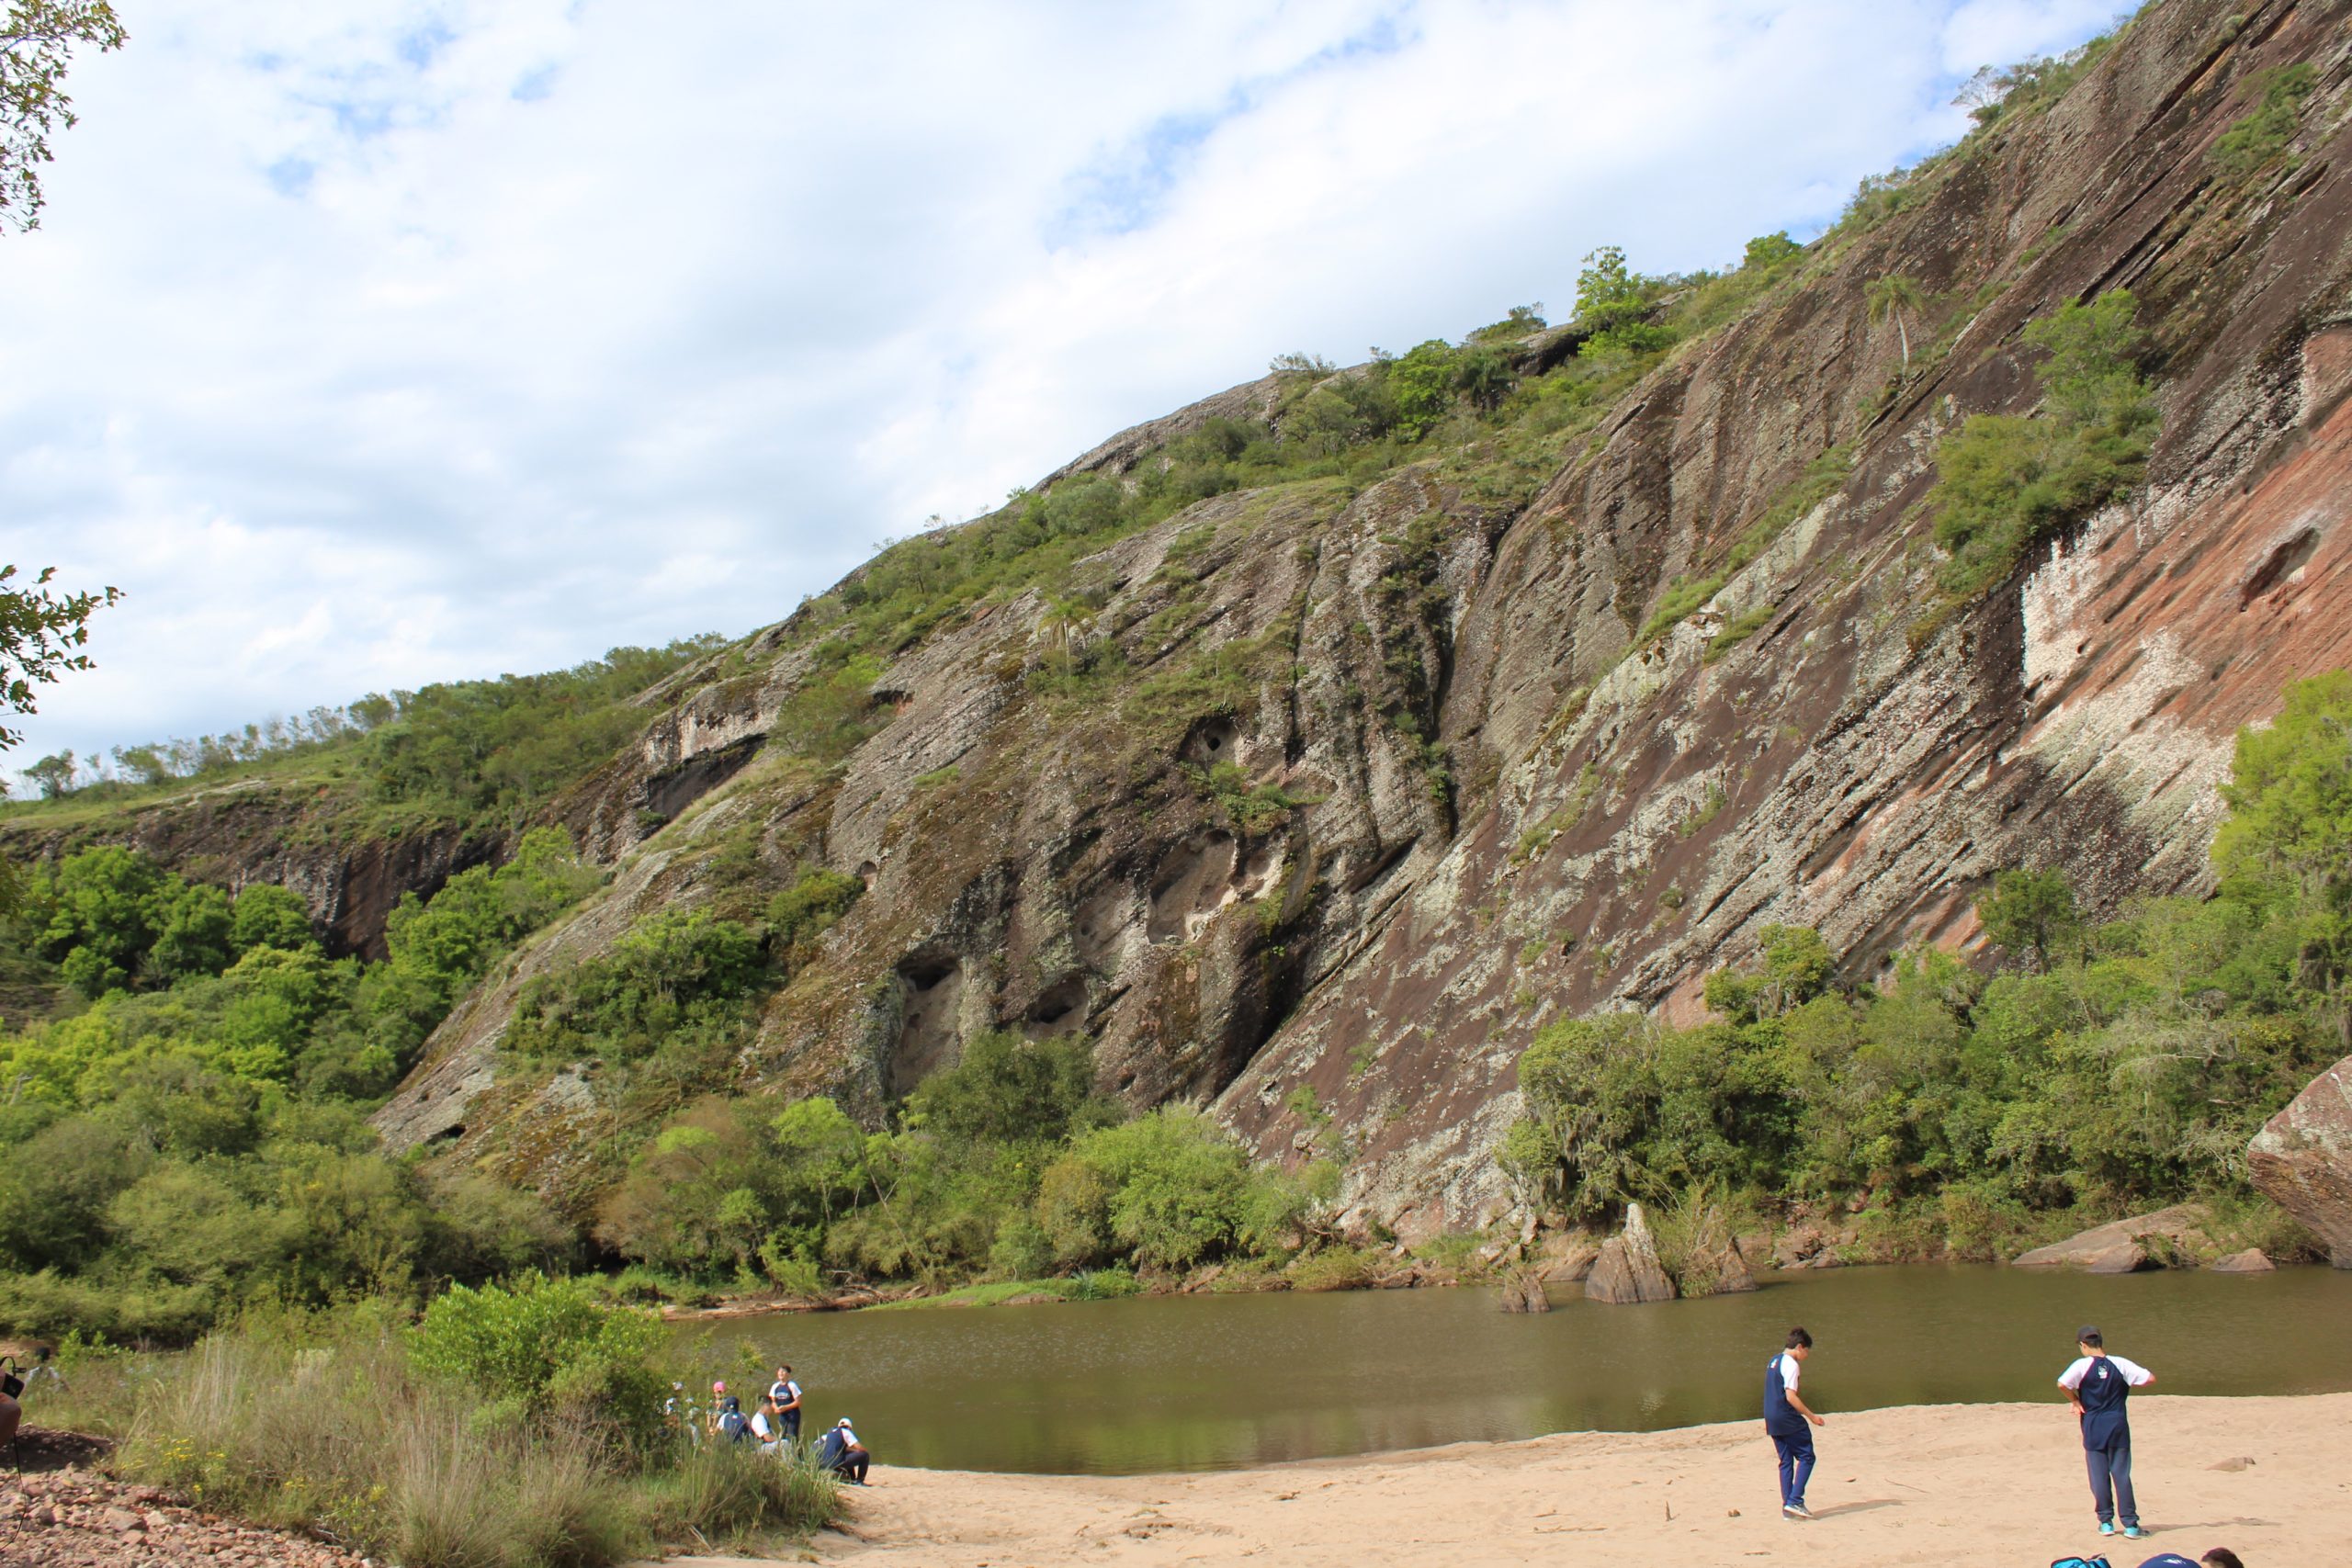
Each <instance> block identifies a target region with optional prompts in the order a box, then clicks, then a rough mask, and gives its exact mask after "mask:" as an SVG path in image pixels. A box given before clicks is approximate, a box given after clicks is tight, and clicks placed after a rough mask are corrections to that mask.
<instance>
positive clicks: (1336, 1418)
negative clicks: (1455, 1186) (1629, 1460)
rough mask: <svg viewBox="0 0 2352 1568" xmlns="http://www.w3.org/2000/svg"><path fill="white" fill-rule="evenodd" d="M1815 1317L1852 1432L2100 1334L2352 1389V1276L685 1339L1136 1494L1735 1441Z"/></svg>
mask: <svg viewBox="0 0 2352 1568" xmlns="http://www.w3.org/2000/svg"><path fill="white" fill-rule="evenodd" d="M1798 1323H1801V1324H1803V1325H1805V1326H1806V1327H1807V1328H1809V1329H1811V1330H1812V1331H1813V1335H1814V1340H1815V1350H1814V1356H1813V1359H1812V1360H1811V1361H1810V1362H1808V1363H1807V1364H1806V1368H1805V1393H1806V1396H1807V1397H1808V1398H1809V1399H1811V1400H1812V1401H1813V1402H1814V1404H1815V1408H1816V1409H1818V1410H1820V1411H1822V1412H1823V1413H1824V1414H1825V1415H1827V1416H1829V1417H1830V1418H1831V1420H1832V1421H1833V1422H1834V1421H1835V1420H1836V1413H1837V1412H1838V1411H1841V1410H1856V1409H1862V1408H1866V1407H1869V1406H1872V1405H1884V1404H1939V1403H1954V1402H1963V1401H1972V1402H1973V1401H1985V1400H2008V1399H2055V1398H2056V1397H2057V1395H2058V1391H2057V1389H2056V1388H2055V1386H2053V1383H2052V1380H2053V1379H2055V1378H2056V1377H2057V1375H2058V1373H2059V1371H2060V1370H2061V1369H2062V1368H2064V1366H2065V1364H2066V1363H2067V1361H2068V1360H2070V1359H2072V1358H2073V1356H2074V1353H2075V1351H2074V1340H2075V1329H2076V1328H2077V1327H2079V1326H2080V1325H2083V1324H2085V1323H2091V1324H2096V1325H2098V1326H2099V1327H2100V1328H2102V1329H2103V1330H2105V1332H2106V1334H2107V1342H2108V1345H2109V1348H2112V1349H2115V1350H2117V1351H2119V1352H2120V1353H2121V1354H2123V1355H2126V1356H2129V1357H2131V1359H2134V1360H2138V1361H2141V1362H2143V1363H2145V1364H2146V1365H2147V1366H2148V1367H2149V1368H2150V1369H2152V1370H2153V1371H2154V1372H2155V1373H2156V1375H2157V1377H2158V1379H2159V1380H2160V1382H2161V1384H2162V1388H2163V1392H2165V1393H2206V1394H2216V1393H2329V1392H2337V1391H2342V1390H2346V1389H2352V1273H2340V1272H2338V1271H2336V1270H2335V1269H2282V1270H2280V1271H2279V1272H2278V1273H2275V1274H2265V1275H2254V1276H2230V1275H2219V1274H2204V1273H2190V1272H2181V1273H2172V1272H2165V1273H2150V1274H2133V1275H2126V1276H2123V1277H2120V1278H2105V1279H2094V1278H2091V1277H2088V1276H2085V1275H2074V1274H2039V1273H2028V1272H2024V1271H2021V1270H2018V1269H1999V1268H1994V1267H1989V1266H1986V1267H1965V1266H1962V1267H1953V1268H1935V1267H1924V1266H1923V1267H1897V1268H1876V1269H1833V1270H1824V1271H1807V1272H1804V1273H1797V1274H1787V1275H1781V1276H1777V1277H1773V1278H1771V1279H1770V1280H1769V1282H1768V1283H1767V1284H1766V1286H1765V1288H1764V1289H1763V1290H1761V1291H1758V1292H1755V1293H1754V1294H1750V1295H1737V1296H1719V1297H1716V1298H1714V1299H1713V1300H1709V1301H1698V1302H1676V1303H1667V1304H1663V1305H1656V1306H1640V1307H1612V1306H1600V1305H1596V1304H1594V1303H1589V1302H1586V1301H1584V1300H1583V1299H1582V1298H1581V1297H1580V1296H1578V1295H1577V1293H1576V1292H1575V1291H1574V1289H1573V1288H1572V1287H1571V1288H1569V1289H1568V1290H1566V1291H1565V1292H1559V1293H1557V1294H1555V1309H1554V1310H1553V1311H1552V1312H1551V1313H1549V1314H1544V1315H1543V1316H1534V1317H1528V1316H1511V1315H1508V1314H1503V1313H1501V1312H1498V1310H1496V1298H1495V1293H1494V1292H1491V1291H1487V1290H1419V1291H1359V1292H1335V1293H1331V1294H1325V1295H1300V1294H1289V1293H1283V1294H1274V1295H1252V1296H1162V1297H1154V1298H1149V1299H1138V1300H1129V1301H1119V1302H1092V1303H1068V1304H1063V1305H1052V1306H1020V1307H978V1308H969V1309H952V1308H943V1309H933V1310H920V1311H912V1312H857V1313H822V1314H787V1315H779V1316H775V1317H764V1318H752V1319H745V1320H739V1321H735V1322H729V1323H722V1324H716V1325H710V1326H709V1327H708V1328H707V1329H701V1328H697V1329H695V1330H693V1331H690V1332H684V1333H682V1336H681V1340H680V1372H681V1375H683V1374H684V1371H685V1370H686V1368H687V1367H688V1366H690V1365H692V1366H700V1367H703V1368H706V1369H716V1370H718V1371H719V1372H721V1373H723V1374H724V1375H726V1376H727V1377H728V1378H729V1380H730V1381H737V1380H741V1381H743V1382H749V1381H751V1380H750V1379H748V1378H746V1377H743V1375H742V1372H741V1363H740V1361H739V1356H740V1354H741V1352H740V1350H739V1347H742V1346H750V1347H755V1348H757V1349H758V1351H759V1353H760V1355H761V1356H762V1357H763V1359H768V1360H770V1361H773V1360H774V1359H775V1358H777V1357H782V1358H784V1359H788V1360H790V1361H791V1362H792V1364H793V1367H794V1370H795V1375H796V1376H797V1378H798V1379H799V1381H800V1382H801V1384H802V1386H803V1387H804V1388H805V1389H807V1391H808V1406H809V1410H808V1418H809V1430H810V1432H811V1433H812V1434H813V1433H814V1432H815V1431H816V1430H817V1429H818V1428H819V1427H821V1426H823V1425H826V1424H830V1423H831V1421H832V1420H833V1419H834V1418H835V1417H837V1416H852V1417H854V1419H855V1420H856V1422H857V1427H858V1431H859V1434H860V1435H861V1436H862V1437H863V1438H865V1442H866V1443H867V1445H868V1446H869V1447H871V1448H872V1449H873V1450H874V1452H875V1456H876V1459H877V1460H878V1461H880V1462H882V1463H885V1464H906V1465H922V1466H930V1467H934V1468H947V1469H959V1470H1007V1471H1031V1472H1053V1473H1068V1472H1092V1473H1112V1474H1115V1473H1133V1472H1141V1471H1154V1470H1216V1469H1223V1468H1227V1467H1231V1466H1237V1465H1251V1464H1260V1463H1266V1462H1270V1461H1280V1460H1294V1459H1310V1458H1316V1457H1320V1456H1326V1455H1333V1454H1354V1453H1367V1452H1373V1451H1377V1450H1386V1449H1406V1448H1420V1447H1424V1446H1427V1445H1430V1444H1435V1443H1451V1442H1459V1441H1462V1440H1464V1439H1467V1438H1525V1437H1532V1436H1534V1435H1536V1434H1538V1433H1543V1432H1556V1431H1570V1430H1621V1431H1622V1430H1629V1429H1632V1430H1639V1429H1646V1428H1651V1427H1681V1426H1689V1425H1691V1424H1694V1423H1698V1422H1706V1421H1726V1420H1736V1419H1740V1418H1743V1417H1747V1416H1755V1415H1756V1414H1757V1407H1758V1400H1759V1399H1760V1396H1761V1391H1762V1386H1763V1377H1764V1363H1765V1361H1766V1360H1767V1359H1769V1357H1770V1354H1771V1352H1772V1351H1773V1350H1775V1349H1777V1348H1779V1346H1780V1343H1781V1336H1782V1335H1784V1334H1785V1333H1786V1332H1787V1331H1788V1328H1789V1325H1791V1324H1798ZM706 1334H707V1336H708V1338H707V1342H706V1341H705V1339H704V1336H705V1335H706ZM710 1375H711V1373H710V1371H705V1372H704V1373H703V1381H704V1384H705V1386H706V1387H707V1383H708V1379H709V1376H710ZM761 1381H764V1380H761ZM747 1407H748V1405H747Z"/></svg>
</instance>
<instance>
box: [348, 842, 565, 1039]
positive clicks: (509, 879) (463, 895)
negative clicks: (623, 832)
mask: <svg viewBox="0 0 2352 1568" xmlns="http://www.w3.org/2000/svg"><path fill="white" fill-rule="evenodd" d="M601 880H603V878H602V877H601V876H600V875H599V874H598V873H597V872H596V871H595V870H594V868H592V867H590V866H588V865H587V864H585V863H583V862H582V861H581V859H580V857H579V856H578V855H577V854H576V853H574V852H573V851H572V848H571V836H570V835H569V834H567V833H565V832H564V831H563V829H560V828H535V829H532V830H531V831H530V832H528V833H526V834H524V835H523V839H522V841H521V842H520V843H519V844H517V845H516V846H515V858H514V859H513V860H511V861H509V862H507V863H505V864H504V865H502V866H497V867H491V866H475V867H473V868H472V869H470V870H468V871H461V872H459V873H458V874H457V875H455V876H453V877H451V878H450V879H449V880H448V881H447V882H446V883H444V884H443V885H442V887H441V891H440V892H438V893H436V894H435V895H434V896H433V897H432V899H431V901H430V902H429V903H428V902H427V901H425V900H424V899H421V898H419V897H417V896H416V895H415V894H413V893H407V894H403V895H401V901H400V903H399V904H398V905H396V906H394V908H393V909H392V912H391V915H390V919H387V920H386V921H385V927H384V931H385V943H386V945H387V947H388V948H389V949H390V954H391V969H392V972H393V974H395V975H397V976H400V977H401V978H402V979H404V980H409V981H413V982H414V983H415V984H417V985H418V986H420V987H424V989H425V991H427V992H428V993H429V994H430V995H431V996H432V997H433V998H434V999H435V1001H436V1002H437V1003H438V1004H439V1006H440V1008H441V1009H442V1010H447V1006H448V1004H449V1003H450V1002H452V1001H455V1000H456V999H457V997H458V993H459V992H460V991H462V990H463V989H464V988H465V987H468V986H469V985H471V984H472V983H473V982H474V981H475V980H476V979H478V978H479V977H481V975H483V974H484V973H485V972H487V971H488V969H489V967H490V964H491V960H492V959H493V958H494V957H496V956H497V955H498V954H500V953H504V952H505V951H506V950H507V949H509V948H511V947H513V946H514V945H515V943H516V942H520V941H521V940H522V939H523V938H524V937H525V936H526V935H527V934H529V933H530V932H531V931H537V929H538V928H539V927H540V926H542V925H544V924H546V923H547V922H548V920H550V919H554V918H555V916H556V915H558V914H559V913H560V912H561V911H562V910H564V909H565V908H569V907H570V906H571V905H572V904H574V903H576V902H578V901H579V899H580V898H581V897H582V896H583V895H584V894H585V893H586V892H587V891H588V890H589V889H590V888H592V887H594V886H596V885H597V883H598V882H600V881H601Z"/></svg>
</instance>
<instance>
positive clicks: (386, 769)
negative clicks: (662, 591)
mask: <svg viewBox="0 0 2352 1568" xmlns="http://www.w3.org/2000/svg"><path fill="white" fill-rule="evenodd" d="M716 642H717V639H716V638H711V637H696V638H690V639H688V640H686V641H683V642H675V643H672V644H671V645H670V646H669V647H667V648H660V649H645V648H616V649H613V650H612V651H611V652H609V653H607V654H605V657H604V658H602V659H600V660H589V661H588V662H587V663H584V664H581V665H576V666H574V667H573V668H571V669H570V670H562V671H554V672H553V673H550V674H546V675H502V676H500V677H499V678H498V679H497V680H495V681H461V682H452V683H450V684H447V685H435V686H427V687H425V688H424V690H422V691H419V692H415V693H413V694H404V695H403V696H402V697H401V699H400V716H399V717H398V718H396V719H394V720H392V721H391V722H390V723H387V724H384V725H381V726H379V727H378V728H375V729H372V730H370V731H369V732H368V734H367V736H366V737H365V738H364V739H362V740H361V741H360V742H359V745H360V747H361V749H362V752H363V759H362V761H363V766H364V767H365V769H366V771H367V773H368V777H369V780H370V782H371V785H372V787H373V789H374V790H375V792H376V794H377V795H378V796H379V798H380V799H382V800H385V801H396V802H402V803H406V804H409V805H413V806H421V807H425V808H427V809H430V810H433V811H435V812H438V813H443V814H446V815H447V816H449V817H451V818H456V819H459V820H484V819H489V820H511V819H513V818H515V817H518V816H519V815H520V814H521V813H522V812H524V811H525V810H526V809H528V808H529V807H532V806H534V805H537V803H539V802H541V801H544V800H547V799H548V798H550V797H552V796H553V795H555V794H556V792H557V791H559V790H560V789H562V788H563V787H564V786H565V785H566V784H571V782H572V781H573V780H575V779H578V778H580V777H582V776H583V775H585V774H586V773H588V772H589V771H590V770H592V769H593V768H594V767H596V766H597V765H598V764H599V763H602V762H603V761H605V759H606V758H608V757H610V756H611V755H612V753H613V751H614V750H616V748H617V747H618V746H619V745H620V744H621V742H622V741H624V740H626V739H628V738H629V737H630V736H632V735H634V734H636V733H637V732H638V731H639V729H641V728H644V726H645V721H646V717H647V715H646V712H645V710H644V709H642V708H640V707H639V706H637V705H635V704H634V703H633V702H631V701H630V699H631V698H633V697H635V696H636V695H637V694H639V693H640V692H642V691H644V690H645V689H646V688H647V687H648V686H650V685H651V684H653V683H654V682H656V681H659V680H661V679H662V677H663V676H665V675H668V674H670V673H671V672H673V671H675V670H677V669H678V668H679V667H680V666H681V665H684V664H685V663H687V662H689V661H690V660H695V659H698V658H701V657H703V656H704V655H706V654H707V653H708V652H710V651H711V649H713V647H714V646H715V645H716Z"/></svg>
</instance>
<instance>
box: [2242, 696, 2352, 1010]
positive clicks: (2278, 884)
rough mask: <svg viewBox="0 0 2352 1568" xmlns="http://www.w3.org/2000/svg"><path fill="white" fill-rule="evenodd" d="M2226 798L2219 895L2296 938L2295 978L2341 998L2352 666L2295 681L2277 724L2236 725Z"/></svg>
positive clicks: (2350, 967)
mask: <svg viewBox="0 0 2352 1568" xmlns="http://www.w3.org/2000/svg"><path fill="white" fill-rule="evenodd" d="M2222 799H2223V800H2225V801H2226V802H2228V804H2229V807H2230V816H2229V819H2228V820H2227V821H2226V822H2224V823H2223V824H2222V829H2221V830H2220V831H2219V832H2218V833H2217V834H2216V835H2215V836H2214V840H2213V867H2214V870H2215V871H2216V872H2217V873H2218V874H2219V875H2220V877H2221V882H2222V892H2223V894H2224V896H2225V897H2230V898H2232V899H2233V900H2236V901H2238V902H2240V903H2242V904H2244V905H2245V907H2247V908H2250V909H2254V910H2259V911H2261V912H2262V913H2263V914H2264V915H2265V916H2266V917H2267V919H2270V920H2271V921H2272V922H2274V923H2275V925H2276V926H2277V928H2278V930H2279V931H2280V932H2281V935H2282V940H2284V941H2287V942H2291V943H2292V945H2293V952H2294V955H2295V964H2296V978H2297V981H2298V983H2299V984H2300V985H2301V986H2302V987H2307V988H2309V989H2311V990H2314V991H2318V992H2321V993H2323V994H2324V995H2325V996H2327V997H2329V998H2332V999H2334V998H2340V997H2341V994H2342V991H2343V988H2344V982H2345V979H2346V976H2347V974H2352V674H2347V673H2346V671H2341V670H2336V671H2329V672H2328V673H2327V674H2324V675H2318V676H2314V677H2312V679H2311V680H2308V681H2299V682H2294V683H2293V684H2291V685H2290V686H2289V687H2288V688H2287V701H2286V707H2285V711H2283V712H2282V713H2280V714H2279V716H2278V722H2277V723H2275V724H2273V725H2272V726H2270V727H2269V728H2267V729H2254V728H2246V729H2242V730H2240V731H2238V739H2237V755H2236V761H2235V765H2234V766H2233V769H2232V772H2231V778H2230V782H2229V783H2228V784H2224V785H2223V786H2222Z"/></svg>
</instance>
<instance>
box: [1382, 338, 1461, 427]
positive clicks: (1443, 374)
mask: <svg viewBox="0 0 2352 1568" xmlns="http://www.w3.org/2000/svg"><path fill="white" fill-rule="evenodd" d="M1387 372H1388V377H1387V378H1388V386H1389V391H1390V395H1391V396H1392V397H1393V398H1394V399H1395V400H1396V405H1397V429H1398V430H1400V431H1402V432H1403V433H1405V434H1407V435H1419V434H1423V433H1425V432H1426V431H1427V430H1428V429H1429V428H1430V426H1431V425H1433V424H1435V423H1437V422H1438V419H1439V417H1440V416H1441V415H1442V414H1443V413H1444V412H1445V411H1446V410H1447V409H1449V408H1451V407H1453V398H1454V394H1455V392H1456V391H1457V390H1458V389H1459V386H1460V380H1461V367H1460V363H1459V360H1458V356H1457V355H1456V352H1455V350H1454V349H1453V345H1452V344H1448V343H1446V342H1445V341H1444V340H1443V339H1442V338H1431V339H1430V341H1429V342H1427V343H1424V344H1419V345H1417V346H1416V347H1414V348H1413V350H1412V351H1411V352H1410V353H1408V354H1407V355H1405V356H1404V357H1403V358H1401V359H1397V360H1395V361H1393V362H1391V363H1390V364H1389V365H1388V367H1387Z"/></svg>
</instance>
